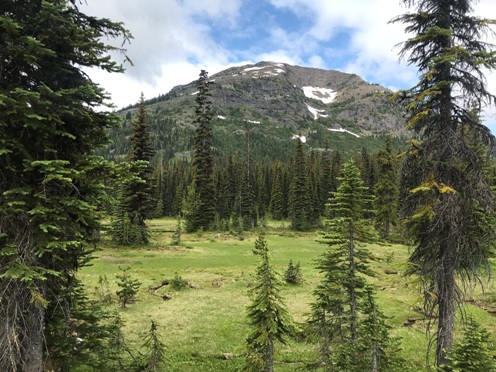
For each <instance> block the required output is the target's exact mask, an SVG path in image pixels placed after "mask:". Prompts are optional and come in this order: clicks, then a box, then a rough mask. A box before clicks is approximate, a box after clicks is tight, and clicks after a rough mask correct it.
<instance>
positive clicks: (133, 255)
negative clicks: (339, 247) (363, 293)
mask: <svg viewBox="0 0 496 372" xmlns="http://www.w3.org/2000/svg"><path fill="white" fill-rule="evenodd" d="M149 226H150V230H151V232H152V238H151V241H150V243H149V244H148V245H147V246H140V247H125V248H123V247H116V246H113V245H112V244H111V242H110V241H108V240H104V241H103V242H102V249H101V250H100V251H98V252H97V253H96V254H95V256H96V257H95V259H94V260H92V261H91V263H92V265H91V266H88V267H85V268H83V269H82V270H81V272H80V277H81V278H82V280H83V282H84V283H85V285H86V287H87V289H88V290H89V291H90V293H91V292H94V290H93V289H94V288H95V286H97V284H98V278H99V276H102V275H106V277H107V279H108V280H109V283H110V285H109V287H110V293H111V294H112V295H113V297H114V302H113V303H112V304H111V305H109V308H110V309H114V310H115V311H118V312H119V314H120V316H121V317H122V319H123V320H124V322H125V327H124V333H125V336H126V338H127V340H128V342H129V343H130V344H131V345H133V346H139V345H140V343H141V341H140V338H141V337H142V336H143V334H144V333H146V331H147V330H148V329H149V327H150V322H151V320H154V321H155V322H156V323H157V324H158V325H159V333H160V335H161V337H162V340H163V341H164V343H165V344H166V345H167V354H168V358H169V361H170V369H168V370H170V371H236V370H239V369H240V368H241V367H242V365H243V362H244V360H243V355H242V354H243V351H244V349H243V347H244V340H245V339H246V336H247V334H248V332H249V329H248V326H247V324H246V315H245V308H246V305H247V304H248V303H249V298H248V288H249V287H250V286H251V284H252V283H253V281H254V273H255V268H256V266H257V264H258V261H257V257H256V256H255V255H254V254H253V253H252V249H253V247H254V242H255V239H256V238H257V234H256V233H255V232H253V233H245V235H244V239H243V240H240V239H239V238H238V237H236V236H234V235H229V233H223V232H208V233H207V232H206V233H203V234H183V235H182V244H181V245H179V246H171V245H170V242H171V239H172V231H173V230H175V228H176V226H177V221H176V220H174V219H167V218H162V219H155V220H152V221H150V223H149ZM318 237H319V235H318V233H316V232H309V233H296V232H292V231H289V230H287V229H286V226H285V224H281V222H271V223H270V224H269V228H268V230H267V233H266V239H267V242H268V245H269V249H270V253H271V257H272V263H273V265H274V266H275V268H276V270H277V271H278V272H279V274H281V277H282V275H283V274H284V271H285V270H286V268H287V265H288V262H289V260H290V259H292V260H293V262H294V263H295V264H296V263H297V262H298V261H299V262H300V263H301V269H302V273H303V278H304V283H303V284H302V285H298V286H290V285H284V286H283V287H282V295H283V296H284V298H285V301H286V304H287V306H288V309H289V311H290V313H291V314H292V316H293V318H294V320H295V321H296V322H299V323H303V322H305V320H306V319H307V314H308V313H309V310H310V307H309V304H310V303H311V302H312V301H313V298H312V291H313V289H314V288H315V286H316V285H317V284H318V283H319V281H320V274H319V272H318V271H317V270H316V269H315V268H314V265H315V259H317V258H318V257H319V255H320V254H321V253H322V252H323V251H324V250H325V249H326V246H325V245H323V244H319V243H318V242H316V239H317V238H318ZM368 249H369V250H370V252H371V257H372V259H371V260H370V264H371V266H372V268H373V269H374V271H375V272H376V273H377V275H376V276H375V277H373V278H368V280H369V282H370V283H371V284H373V285H374V286H375V287H376V292H377V298H378V302H379V306H380V308H381V310H382V311H383V312H384V313H385V314H386V315H387V316H389V317H390V319H389V324H390V325H391V326H392V331H391V333H392V335H393V336H397V337H401V338H402V356H403V357H405V358H406V359H407V360H408V361H409V363H410V364H411V365H412V367H413V369H414V370H424V369H425V367H424V366H425V351H426V347H427V337H426V335H425V325H426V322H425V321H424V320H423V319H424V318H423V316H422V315H421V314H420V313H418V312H416V311H414V308H415V307H418V306H419V305H421V303H420V296H419V293H418V291H417V290H416V284H415V282H414V280H413V279H412V278H406V277H404V276H402V275H401V274H402V272H404V268H405V262H406V260H407V258H408V256H409V252H408V248H407V247H406V246H403V245H377V244H374V245H369V246H368ZM127 266H130V267H131V269H130V271H129V273H130V274H131V276H132V277H134V278H137V279H139V280H140V282H141V283H142V284H141V288H140V291H139V294H138V297H137V301H136V302H135V303H132V304H130V305H129V306H128V307H127V308H126V309H124V310H122V309H120V308H119V305H118V304H117V301H116V298H115V297H116V296H115V292H116V290H117V289H118V288H117V284H116V278H115V275H116V274H117V273H119V272H120V269H119V267H127ZM386 269H388V270H394V271H397V272H398V274H386V273H385V272H384V270H386ZM176 273H177V274H178V275H180V276H181V277H182V278H184V279H186V280H187V281H188V283H189V284H190V285H192V286H193V287H194V288H189V289H186V290H182V291H174V290H172V289H171V288H170V286H165V287H163V288H161V289H160V290H158V291H157V292H158V294H168V295H169V296H171V297H172V298H171V299H170V300H162V298H160V297H158V296H155V295H153V294H151V293H149V291H147V289H148V288H149V287H151V286H156V285H158V284H160V283H161V282H162V281H163V280H166V279H167V280H170V279H172V278H174V276H175V275H176ZM486 291H487V292H486V295H485V296H484V295H482V293H481V292H480V290H478V291H475V292H474V299H475V302H474V303H477V304H478V305H479V306H475V305H473V304H469V305H468V306H467V307H466V309H467V312H469V313H471V314H473V315H474V317H475V318H476V320H478V321H479V322H481V323H482V324H484V325H485V326H486V328H487V329H488V330H489V331H490V332H491V333H492V334H493V335H494V334H496V325H495V322H494V318H493V316H492V315H490V314H489V313H488V312H486V311H484V310H482V309H481V308H480V307H481V306H485V305H488V306H489V305H490V302H491V301H490V300H491V299H493V300H494V299H496V292H495V290H494V287H493V286H488V287H487V288H486ZM491 296H492V297H491ZM494 302H495V301H492V303H494ZM409 318H415V319H418V320H417V322H415V324H413V325H411V326H404V325H403V323H404V322H405V321H406V320H407V319H409ZM495 341H496V338H495ZM277 350H278V351H277V355H276V360H277V363H276V371H294V370H298V369H299V368H301V367H303V366H304V365H305V364H307V363H311V362H313V361H315V360H316V359H317V358H318V355H317V353H318V351H317V346H316V345H313V344H312V343H309V342H304V341H297V340H290V341H289V342H288V344H287V345H279V344H278V345H277ZM225 353H228V354H232V355H233V356H232V358H229V359H225V358H224V354H225Z"/></svg>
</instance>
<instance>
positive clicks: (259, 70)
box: [241, 63, 286, 79]
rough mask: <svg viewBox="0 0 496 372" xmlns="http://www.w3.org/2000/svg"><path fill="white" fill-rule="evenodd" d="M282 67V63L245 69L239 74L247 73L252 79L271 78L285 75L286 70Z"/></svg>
mask: <svg viewBox="0 0 496 372" xmlns="http://www.w3.org/2000/svg"><path fill="white" fill-rule="evenodd" d="M283 67H284V64H282V63H271V64H268V65H265V66H260V67H247V68H245V69H243V72H242V73H241V74H242V75H246V74H247V73H250V74H251V75H252V77H253V78H254V79H257V78H261V77H271V76H277V75H280V74H283V73H285V72H286V70H285V69H284V68H283Z"/></svg>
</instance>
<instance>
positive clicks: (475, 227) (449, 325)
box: [393, 0, 496, 365]
mask: <svg viewBox="0 0 496 372" xmlns="http://www.w3.org/2000/svg"><path fill="white" fill-rule="evenodd" d="M403 2H404V3H405V4H406V5H407V6H409V7H413V8H414V11H413V12H411V13H407V14H404V15H401V16H398V17H397V18H395V19H394V20H393V22H402V23H404V24H405V25H406V31H407V32H409V33H411V34H412V35H413V36H412V37H411V38H410V39H408V40H407V41H405V42H404V43H403V44H402V50H401V56H403V57H405V58H406V59H407V61H408V62H409V63H411V64H414V65H416V66H417V67H418V69H419V75H420V79H419V82H418V83H417V85H415V86H414V87H413V88H411V89H409V90H406V91H401V92H398V93H397V95H396V97H397V98H398V99H399V100H401V101H402V102H403V103H404V104H405V107H406V109H407V111H408V124H407V127H408V128H410V129H411V130H412V131H413V132H414V134H415V135H416V136H418V140H417V139H415V140H414V141H413V142H412V147H411V149H410V152H409V154H408V155H407V157H406V160H405V172H404V174H403V181H402V184H403V185H405V186H407V187H406V188H407V189H408V190H410V192H409V194H408V197H407V198H406V199H405V200H404V203H403V207H402V209H403V214H404V216H405V217H406V218H407V222H408V225H407V227H408V229H409V232H410V234H411V239H412V240H413V242H414V244H415V250H414V252H413V254H412V256H411V257H410V263H411V266H412V270H411V271H412V272H413V273H415V274H419V275H421V276H422V277H423V278H424V279H425V283H426V288H425V290H426V291H427V292H428V293H431V294H432V295H430V296H425V298H426V304H425V305H426V311H428V312H430V313H432V314H433V315H434V316H435V317H437V333H436V335H435V338H436V341H437V346H436V363H437V365H441V364H447V363H448V362H449V361H448V360H447V359H446V352H447V351H449V350H450V349H451V346H452V343H453V332H454V329H455V314H456V308H457V304H461V303H462V302H463V296H461V295H460V294H462V293H463V291H462V290H461V289H460V288H459V287H458V285H457V282H458V283H459V282H460V281H457V280H458V279H459V280H461V281H462V282H465V284H467V281H468V282H472V283H474V282H477V281H478V277H479V275H480V274H481V273H483V271H484V270H486V269H489V262H488V257H489V255H490V253H491V251H492V249H493V245H494V238H495V229H494V226H495V224H494V218H493V216H494V210H495V206H496V203H495V198H494V195H493V193H492V191H491V188H490V185H489V183H488V180H487V178H486V176H485V174H484V169H483V162H482V161H481V157H480V156H479V155H478V153H477V150H476V148H474V146H473V143H474V141H473V140H472V139H475V140H476V141H475V142H476V143H477V142H479V143H481V142H482V143H485V144H488V143H493V142H494V137H493V136H492V135H491V134H490V132H489V130H488V128H486V127H485V126H484V125H482V124H481V123H480V121H479V120H478V118H477V115H475V116H474V114H473V109H474V106H475V108H476V109H477V110H480V108H481V107H482V106H483V105H485V104H486V103H488V104H490V103H491V102H494V101H495V99H496V97H495V96H494V95H492V94H491V93H489V92H488V91H487V89H486V83H485V79H484V74H483V73H484V71H485V70H494V69H495V68H496V51H495V48H494V45H490V44H488V43H486V42H485V41H482V40H481V39H483V38H484V35H485V34H486V33H491V32H492V30H491V28H490V26H491V25H493V24H495V21H494V20H488V19H481V18H479V17H475V16H473V15H471V14H470V13H471V12H472V10H473V9H472V4H473V3H474V1H470V0H446V1H438V0H417V1H413V0H404V1H403ZM469 103H471V104H469Z"/></svg>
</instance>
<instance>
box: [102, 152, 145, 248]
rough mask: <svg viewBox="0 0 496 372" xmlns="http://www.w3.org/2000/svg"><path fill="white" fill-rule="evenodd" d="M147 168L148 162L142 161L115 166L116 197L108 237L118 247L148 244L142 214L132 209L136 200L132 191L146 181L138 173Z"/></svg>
mask: <svg viewBox="0 0 496 372" xmlns="http://www.w3.org/2000/svg"><path fill="white" fill-rule="evenodd" d="M147 167H148V162H146V161H142V160H138V161H135V162H133V163H127V162H123V163H120V164H118V165H117V166H116V173H117V176H116V177H117V180H116V181H117V188H118V195H117V198H116V201H115V205H114V211H113V213H112V214H113V220H112V222H111V229H110V235H111V236H112V240H113V241H115V242H116V243H118V244H120V245H130V244H145V243H147V242H148V235H149V234H148V228H147V226H146V224H145V220H144V218H143V214H140V211H139V210H134V209H133V208H135V207H136V204H134V202H135V201H136V200H137V199H136V198H135V194H134V191H135V190H138V189H139V187H140V185H144V184H145V183H146V180H144V179H142V178H141V177H140V173H141V171H142V170H143V169H146V168H147ZM142 196H143V195H142ZM142 212H143V211H142Z"/></svg>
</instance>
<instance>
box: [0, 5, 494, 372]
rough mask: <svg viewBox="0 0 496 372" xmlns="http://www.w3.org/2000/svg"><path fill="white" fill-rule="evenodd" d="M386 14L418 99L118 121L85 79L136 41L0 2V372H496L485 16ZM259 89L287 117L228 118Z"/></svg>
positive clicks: (162, 109)
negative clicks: (400, 31) (400, 37)
mask: <svg viewBox="0 0 496 372" xmlns="http://www.w3.org/2000/svg"><path fill="white" fill-rule="evenodd" d="M401 3H402V4H403V5H404V7H403V9H405V12H404V14H398V15H397V16H396V17H395V18H393V19H391V20H390V23H391V24H400V25H402V27H404V28H405V30H406V31H407V32H408V35H409V37H408V38H406V39H405V40H404V41H403V42H402V43H401V44H400V45H399V46H398V49H397V52H398V58H400V59H402V60H404V61H406V62H407V63H408V64H409V65H411V66H414V67H415V69H416V70H417V82H416V83H415V84H414V85H413V86H412V87H410V88H408V89H403V90H398V91H395V92H392V91H389V90H387V91H386V90H383V91H378V90H377V88H376V87H375V86H370V84H365V83H363V82H362V80H361V79H358V77H357V76H352V75H350V76H348V75H346V76H344V75H342V76H344V77H342V79H343V82H342V84H343V86H345V84H348V83H349V81H351V82H352V83H353V84H354V85H353V87H357V86H358V87H360V89H373V90H370V91H369V90H367V91H365V93H364V94H363V95H362V96H363V97H365V98H366V99H367V100H369V101H366V102H369V103H367V105H368V106H367V105H365V103H363V102H365V101H360V102H361V103H358V102H359V98H355V97H351V96H350V97H348V96H347V97H346V99H343V101H339V102H338V103H336V104H335V106H332V107H333V108H334V110H335V111H333V113H331V114H330V115H331V116H330V117H327V116H326V115H324V114H321V117H320V118H319V112H323V111H322V110H323V109H322V110H320V111H319V109H313V110H314V111H313V115H315V118H313V117H311V118H310V119H308V120H307V119H305V120H303V119H301V120H300V119H298V116H297V109H296V108H295V107H296V103H298V102H299V103H298V104H301V105H302V106H303V107H304V102H303V99H302V98H298V97H299V96H297V95H296V93H290V92H289V91H288V92H286V90H287V89H293V87H292V85H291V84H290V85H288V86H289V88H288V87H287V86H283V83H281V81H282V80H270V79H272V78H273V79H276V78H277V76H276V75H277V73H275V72H274V73H271V74H272V75H270V76H269V75H267V77H265V78H264V79H266V81H267V82H268V81H269V80H270V82H268V83H264V84H267V85H264V86H263V87H266V91H263V89H262V88H260V87H262V85H257V84H262V83H259V82H258V80H257V81H255V80H256V79H251V80H246V81H244V82H243V84H245V85H242V83H239V84H238V85H235V83H232V84H231V81H230V82H229V84H227V83H226V84H224V85H222V84H221V83H219V82H218V81H216V80H219V79H214V78H212V77H211V76H209V73H208V71H207V70H200V71H198V74H199V75H198V79H197V80H196V81H195V82H194V83H192V85H190V86H188V87H189V88H191V89H193V90H194V93H191V94H189V95H188V97H189V98H188V99H189V100H186V98H184V97H185V95H184V94H182V93H178V92H180V89H186V88H184V87H182V88H181V87H180V88H177V89H176V90H175V89H173V90H172V91H171V92H170V93H168V94H166V95H161V96H158V97H145V96H144V95H143V93H141V94H140V92H136V103H135V104H133V105H130V106H128V107H126V108H124V109H122V110H119V111H115V109H114V108H113V107H109V106H110V104H109V103H108V94H107V93H106V92H105V90H104V89H103V88H102V87H101V86H100V85H98V84H97V83H95V82H94V81H93V80H92V79H91V78H90V77H89V76H88V74H87V70H86V69H87V68H96V69H100V70H103V71H106V72H108V73H111V74H122V73H124V67H125V64H121V62H120V61H126V60H127V59H128V56H127V50H126V48H127V47H128V45H129V43H134V42H138V41H133V35H132V32H133V30H131V31H130V30H128V29H127V28H126V25H124V24H122V23H120V22H118V20H115V21H114V20H110V19H107V18H98V17H95V16H90V15H88V14H85V12H84V11H83V10H82V5H81V4H80V2H79V1H77V0H24V1H17V0H2V1H1V2H0V371H5V372H42V371H60V372H66V371H67V372H68V371H78V372H79V371H81V372H83V371H88V372H89V371H110V372H112V371H129V372H138V371H253V372H260V371H345V372H353V371H360V372H363V371H371V372H380V371H392V372H394V371H402V372H405V371H453V372H454V371H463V372H471V371H473V372H490V371H496V347H495V345H496V326H495V324H496V323H495V321H494V319H495V318H494V316H496V287H495V285H494V283H493V281H492V279H491V278H492V275H493V274H492V271H493V269H494V268H495V267H496V266H495V265H496V261H495V259H494V254H495V253H496V250H495V249H496V247H495V243H496V214H495V213H496V198H495V195H496V194H495V192H496V191H495V190H496V160H495V156H494V154H495V151H494V150H495V144H496V143H495V137H494V135H493V134H492V133H491V131H490V130H489V129H488V127H486V126H485V125H484V122H483V119H482V110H483V108H485V107H488V106H490V105H493V104H496V96H495V95H494V94H493V93H494V92H490V91H489V89H488V87H487V81H486V79H485V74H486V73H488V72H490V71H493V70H496V48H495V46H494V45H492V44H490V43H488V42H487V40H486V38H485V35H487V34H493V32H494V28H491V27H493V26H494V25H495V24H496V20H491V19H484V18H479V17H476V16H474V15H473V14H472V8H473V5H474V3H475V2H474V1H472V0H443V1H440V0H402V1H401ZM391 47H393V46H391ZM116 56H118V57H116ZM267 66H268V67H267ZM278 66H279V65H274V64H271V65H269V64H263V65H261V67H260V66H259V67H251V68H245V70H244V71H247V70H252V71H253V70H256V69H259V70H260V71H261V70H262V69H264V68H265V69H267V68H270V69H272V70H271V71H275V70H276V67H278ZM281 66H282V64H281ZM278 68H282V67H280V66H279V67H278ZM238 70H239V69H238ZM238 70H235V69H234V70H232V71H231V70H229V74H228V75H229V79H233V78H234V77H235V76H236V75H237V73H233V71H238ZM239 71H241V70H239ZM292 71H295V72H294V73H293V75H294V76H296V75H297V72H298V73H300V72H299V71H303V72H301V74H302V76H304V75H305V71H306V70H303V69H302V70H297V68H295V69H294V70H292ZM312 73H314V74H317V72H312ZM319 73H320V72H319ZM308 74H310V72H308ZM219 76H223V75H222V74H219ZM225 76H227V75H225ZM336 76H338V75H336ZM339 76H341V75H339ZM300 78H301V79H303V77H298V79H300ZM295 79H296V78H295ZM259 80H262V79H261V78H260V79H259ZM233 81H234V80H233ZM240 81H241V80H240ZM247 81H248V82H247ZM269 84H273V85H269ZM278 84H279V86H278ZM349 84H351V83H349ZM360 84H363V86H362V85H360ZM269 86H270V87H271V89H276V88H275V87H277V89H282V91H284V92H285V93H287V94H286V95H285V97H286V98H284V99H285V100H287V101H290V100H292V99H294V102H293V101H291V102H293V103H294V107H293V108H294V110H293V111H291V110H289V109H287V108H286V109H281V108H279V109H277V110H276V109H271V108H270V107H268V106H270V104H273V105H281V104H282V103H281V101H282V99H280V98H276V93H273V91H271V93H270V94H272V98H271V99H270V100H269V99H264V103H263V104H260V103H258V102H255V101H253V102H251V101H250V102H251V104H252V106H249V105H248V103H243V105H241V104H239V105H238V106H232V107H231V106H229V107H228V106H226V105H227V103H226V102H230V99H231V98H229V99H228V98H226V97H228V96H227V93H225V92H226V89H228V88H229V89H232V90H233V91H235V93H236V94H237V97H244V96H243V94H244V93H243V89H259V90H258V91H256V94H269V93H267V91H268V90H267V89H268V88H267V87H269ZM226 87H228V88H226ZM281 87H282V88H281ZM363 87H365V88H363ZM189 88H188V89H189ZM294 88H296V85H295V86H294ZM350 89H351V88H350ZM219 92H221V93H222V94H224V96H222V97H223V100H220V99H219V98H218V95H219V94H221V93H219ZM371 92H372V93H371ZM365 98H363V99H365ZM239 99H241V98H239ZM250 99H251V98H250ZM298 100H299V101H298ZM219 102H223V103H222V104H220V103H219ZM246 102H249V100H248V98H246ZM311 102H314V103H313V104H315V105H317V100H314V101H311ZM370 102H372V103H371V104H370ZM293 103H291V104H289V106H291V105H293ZM166 104H167V105H168V106H165V105H166ZM319 104H321V103H319ZM353 105H355V106H353ZM374 105H376V106H374ZM262 106H263V107H262ZM266 106H267V107H266ZM289 106H288V107H289ZM260 107H262V108H260ZM274 107H275V106H274ZM281 107H282V106H281ZM307 107H308V109H309V110H310V112H312V110H311V109H312V108H311V107H309V106H308V104H307ZM316 107H317V106H316ZM318 107H321V106H318ZM322 107H323V106H322ZM350 107H353V108H354V109H353V110H354V112H355V113H357V114H356V115H361V114H360V112H362V111H360V110H365V108H367V109H370V110H371V112H374V111H375V112H379V111H380V115H383V116H373V115H372V114H370V113H368V114H367V117H366V118H363V117H360V119H359V120H360V121H363V122H367V120H369V119H370V120H371V121H373V120H379V119H377V118H384V117H387V118H388V120H390V121H391V120H393V119H391V118H393V117H394V118H395V119H394V120H396V118H399V120H400V121H401V127H400V128H399V129H398V128H396V129H395V130H392V129H391V128H392V127H387V128H386V127H384V128H382V129H381V130H379V131H374V130H375V129H374V128H375V127H374V126H373V125H372V124H370V125H369V126H367V127H364V126H363V125H366V124H360V125H358V124H356V123H355V121H357V120H358V119H357V117H356V116H350V115H349V114H346V115H348V116H346V115H345V114H343V112H345V111H343V110H349V108H350ZM364 107H365V108H364ZM258 109H260V110H265V111H263V112H267V113H269V114H270V115H273V116H263V115H262V114H259V112H261V111H256V110H258ZM305 109H306V108H305ZM271 110H272V111H271ZM340 110H341V111H340ZM257 112H258V113H257ZM346 112H348V111H346ZM269 114H267V115H269ZM306 114H307V115H309V114H308V112H306ZM243 115H252V116H243ZM257 115H258V116H257ZM286 115H287V117H285V116H286ZM377 115H379V114H377ZM225 116H229V118H226V117H225ZM259 116H260V117H259ZM262 116H263V117H262ZM362 116H363V115H362ZM178 118H182V119H181V120H183V121H182V122H181V123H179V121H180V119H178ZM244 118H248V119H244ZM339 118H344V119H343V125H342V126H341V127H339V128H334V129H333V128H330V129H329V128H327V130H326V127H325V126H322V124H319V123H324V124H327V123H330V122H331V120H338V119H339ZM276 119H277V120H279V121H278V122H277V123H278V124H277V125H275V124H274V123H271V120H272V121H274V120H276ZM317 119H318V120H317ZM280 123H283V124H284V123H286V124H287V125H286V126H285V127H284V125H282V124H280ZM374 123H375V122H374ZM319 125H320V126H319ZM374 125H375V124H374ZM376 126H377V125H376ZM364 128H367V129H366V130H365V129H364ZM367 131H368V132H367ZM356 133H360V135H358V134H356ZM331 136H334V137H331ZM283 138H285V139H283ZM336 138H339V140H336Z"/></svg>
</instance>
